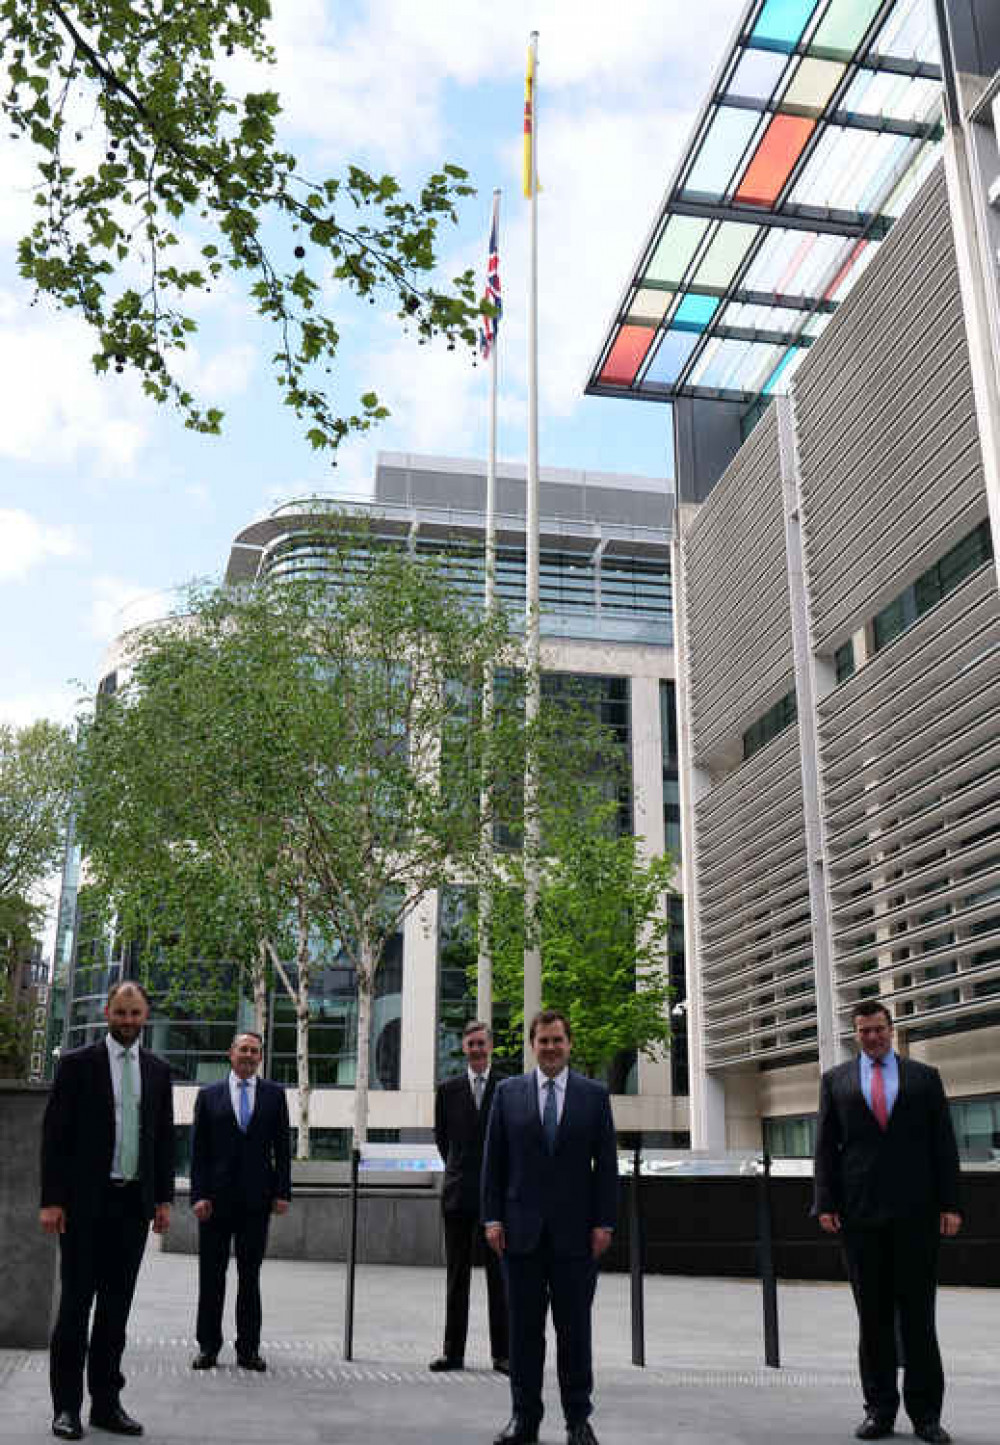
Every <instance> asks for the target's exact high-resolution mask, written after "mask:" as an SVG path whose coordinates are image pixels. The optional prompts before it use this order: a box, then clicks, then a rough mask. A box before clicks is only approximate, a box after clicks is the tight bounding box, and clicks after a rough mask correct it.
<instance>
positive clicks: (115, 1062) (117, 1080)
mask: <svg viewBox="0 0 1000 1445" xmlns="http://www.w3.org/2000/svg"><path fill="white" fill-rule="evenodd" d="M104 1042H105V1043H106V1044H107V1046H108V1059H109V1060H110V1062H111V1092H112V1093H113V1094H114V1097H115V1152H114V1154H112V1156H111V1178H112V1179H121V1177H122V1167H121V1161H122V1068H123V1066H124V1061H125V1059H126V1058H127V1059H128V1067H129V1068H130V1069H131V1070H132V1092H133V1094H134V1095H135V1103H136V1108H139V1107H140V1105H141V1104H142V1074H141V1072H140V1070H139V1042H138V1040H136V1042H135V1043H134V1044H133V1045H132V1047H131V1048H130V1049H126V1048H123V1047H122V1045H121V1044H120V1043H119V1042H118V1040H117V1039H113V1038H112V1037H111V1035H110V1034H108V1035H107V1036H106V1037H105V1040H104ZM140 1118H141V1115H140Z"/></svg>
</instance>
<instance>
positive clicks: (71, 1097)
mask: <svg viewBox="0 0 1000 1445" xmlns="http://www.w3.org/2000/svg"><path fill="white" fill-rule="evenodd" d="M104 1013H105V1017H106V1018H107V1021H108V1033H107V1036H106V1037H105V1038H104V1039H102V1040H101V1041H100V1043H97V1044H92V1045H90V1046H89V1047H87V1048H82V1049H74V1050H73V1051H72V1052H71V1053H68V1054H64V1055H63V1057H62V1058H61V1059H60V1061H59V1068H58V1070H57V1072H56V1077H55V1080H54V1082H53V1085H52V1093H51V1095H50V1096H49V1102H48V1107H47V1109H46V1111H45V1122H44V1125H43V1130H42V1200H41V1213H40V1222H41V1226H42V1228H43V1229H44V1230H45V1232H46V1233H47V1234H53V1235H57V1236H58V1238H59V1251H60V1283H61V1290H60V1298H59V1314H58V1318H57V1320H56V1327H55V1330H54V1332H53V1335H52V1343H51V1349H50V1370H49V1375H50V1383H51V1388H52V1408H53V1420H52V1433H53V1435H55V1436H56V1437H57V1438H58V1439H60V1440H79V1439H80V1438H81V1436H82V1435H83V1426H82V1424H81V1420H80V1410H81V1406H82V1404H83V1378H84V1366H85V1365H86V1374H87V1387H88V1390H89V1392H90V1398H91V1413H90V1423H91V1424H92V1425H94V1426H96V1427H97V1428H98V1429H101V1430H107V1431H110V1432H111V1433H112V1434H115V1435H141V1434H142V1426H141V1425H140V1424H139V1422H138V1420H134V1419H133V1418H132V1417H131V1415H128V1414H127V1413H126V1412H125V1410H124V1409H123V1408H122V1404H121V1390H122V1387H123V1386H124V1384H125V1379H124V1376H123V1375H122V1373H121V1359H122V1353H123V1351H124V1349H125V1331H126V1326H127V1324H128V1316H129V1310H130V1309H131V1306H132V1295H133V1293H134V1291H135V1282H136V1278H137V1276H138V1273H139V1265H140V1263H141V1261H142V1255H143V1251H144V1249H145V1247H146V1238H147V1236H148V1234H149V1223H150V1220H152V1221H153V1229H154V1232H155V1233H157V1234H162V1233H163V1232H164V1231H165V1230H166V1229H167V1228H168V1227H169V1224H170V1204H171V1201H172V1200H173V1195H174V1120H173V1104H172V1094H171V1084H170V1069H169V1067H168V1066H167V1064H166V1063H165V1062H164V1061H163V1059H160V1058H157V1056H156V1055H155V1054H151V1053H148V1052H147V1051H146V1050H145V1049H142V1048H140V1047H139V1036H140V1034H141V1032H142V1028H143V1025H144V1024H145V1023H146V1020H147V1019H148V1018H149V996H148V994H147V993H146V991H145V989H144V988H143V987H142V985H141V984H138V983H135V982H133V981H131V980H125V981H123V982H121V983H117V984H114V985H113V986H112V988H111V989H110V990H109V992H108V1002H107V1005H106V1007H105V1010H104ZM91 1309H93V1312H94V1314H93V1324H92V1325H91V1323H90V1314H91ZM88 1333H89V1338H88Z"/></svg>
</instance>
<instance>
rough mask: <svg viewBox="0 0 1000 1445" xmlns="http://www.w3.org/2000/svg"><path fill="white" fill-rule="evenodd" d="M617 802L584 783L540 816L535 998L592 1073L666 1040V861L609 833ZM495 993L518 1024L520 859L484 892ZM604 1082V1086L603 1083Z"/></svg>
mask: <svg viewBox="0 0 1000 1445" xmlns="http://www.w3.org/2000/svg"><path fill="white" fill-rule="evenodd" d="M617 812H618V804H617V802H615V801H609V800H607V799H606V798H605V797H603V796H602V790H601V789H600V788H599V787H598V786H597V785H596V784H595V783H594V782H593V781H591V782H589V783H587V782H585V783H584V784H583V786H582V787H581V788H580V789H579V791H577V792H576V793H575V794H574V795H573V797H572V798H571V799H568V800H567V803H566V805H563V806H558V807H556V808H553V807H552V806H551V803H550V804H549V806H547V807H545V808H544V810H543V824H542V829H543V840H544V842H543V846H544V851H545V857H544V860H543V864H542V874H541V887H540V890H539V904H538V915H537V919H536V921H535V925H534V926H535V928H536V929H537V931H538V936H539V938H540V940H541V954H542V997H543V1001H544V1004H545V1006H546V1007H547V1008H558V1009H561V1010H562V1011H563V1012H564V1013H565V1014H566V1015H567V1017H568V1018H569V1020H570V1023H571V1026H572V1029H573V1059H574V1062H575V1064H576V1065H577V1066H578V1067H579V1068H580V1069H582V1070H583V1072H585V1073H587V1074H590V1075H595V1074H599V1073H602V1072H604V1071H607V1070H608V1069H610V1068H612V1067H613V1066H614V1065H615V1064H616V1062H617V1061H619V1060H620V1058H621V1056H622V1055H623V1054H627V1053H631V1052H632V1051H635V1050H638V1051H639V1052H640V1053H644V1054H646V1055H648V1056H650V1057H653V1056H655V1054H656V1052H657V1051H658V1050H659V1049H662V1048H663V1047H665V1046H666V1045H668V1044H669V1042H670V1021H669V1007H668V1006H669V1002H670V996H671V992H670V987H669V973H668V969H667V967H666V964H665V957H664V955H665V950H666V942H667V935H668V919H667V913H666V908H665V895H666V893H667V892H668V891H669V889H670V886H671V877H672V873H673V864H672V862H671V860H670V858H669V857H668V856H659V857H655V856H654V857H644V856H643V855H642V852H641V844H640V840H639V839H638V838H636V837H634V836H633V835H632V834H631V833H621V832H619V831H618V828H617V826H616V825H617V817H616V815H617ZM492 916H493V957H494V993H495V996H496V998H497V1000H498V1001H501V1002H504V1003H506V1004H508V1005H509V1009H510V1014H509V1017H510V1022H511V1025H512V1026H513V1028H514V1030H515V1031H519V1029H520V1028H521V1027H522V1026H523V1019H522V1012H523V1010H522V999H523V953H524V934H525V921H524V905H523V861H522V859H521V858H520V857H517V856H515V857H513V858H511V859H509V860H508V861H507V865H506V867H505V868H504V869H503V871H502V872H501V873H499V874H498V876H497V878H496V880H495V882H494V887H493V899H492ZM612 1082H614V1081H612Z"/></svg>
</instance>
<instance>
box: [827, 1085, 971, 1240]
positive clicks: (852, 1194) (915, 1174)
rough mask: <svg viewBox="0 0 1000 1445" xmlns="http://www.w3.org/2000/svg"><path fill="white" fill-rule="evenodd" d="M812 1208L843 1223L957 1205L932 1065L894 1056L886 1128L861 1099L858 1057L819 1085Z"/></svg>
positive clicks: (945, 1117)
mask: <svg viewBox="0 0 1000 1445" xmlns="http://www.w3.org/2000/svg"><path fill="white" fill-rule="evenodd" d="M815 1178H816V1197H815V1206H814V1211H813V1212H814V1213H816V1214H839V1215H840V1216H841V1218H842V1220H843V1222H844V1224H845V1225H847V1226H848V1227H850V1226H851V1225H862V1226H863V1225H875V1224H882V1223H888V1221H890V1220H893V1219H912V1218H919V1217H921V1216H924V1217H931V1216H934V1215H937V1214H939V1213H941V1212H943V1211H955V1212H956V1213H957V1212H958V1210H959V1203H958V1200H959V1164H958V1148H957V1145H956V1143H955V1131H954V1129H953V1127H952V1122H951V1114H950V1112H949V1109H948V1101H947V1100H946V1098H945V1094H944V1088H943V1086H942V1084H941V1076H940V1074H939V1073H938V1071H937V1069H932V1068H931V1067H930V1065H928V1064H921V1063H918V1062H917V1061H916V1060H914V1059H900V1060H899V1094H898V1095H897V1097H896V1103H895V1105H894V1106H893V1110H892V1113H891V1114H890V1115H889V1126H888V1128H887V1129H886V1130H885V1131H884V1132H883V1130H881V1129H880V1128H879V1126H878V1123H877V1122H876V1119H875V1115H874V1114H873V1113H872V1111H871V1109H869V1107H868V1104H867V1103H866V1102H865V1096H864V1093H863V1091H862V1088H861V1068H860V1063H859V1061H858V1060H857V1059H852V1060H850V1062H848V1063H845V1064H838V1065H837V1066H836V1067H835V1068H832V1069H828V1070H827V1072H826V1073H825V1074H824V1075H823V1079H822V1083H821V1085H820V1101H819V1124H818V1129H817V1135H816V1175H815Z"/></svg>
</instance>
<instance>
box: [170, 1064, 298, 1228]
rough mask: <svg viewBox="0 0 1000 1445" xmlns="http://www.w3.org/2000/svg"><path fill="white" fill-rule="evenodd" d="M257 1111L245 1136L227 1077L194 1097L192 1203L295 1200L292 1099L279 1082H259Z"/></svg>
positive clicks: (261, 1205) (252, 1204)
mask: <svg viewBox="0 0 1000 1445" xmlns="http://www.w3.org/2000/svg"><path fill="white" fill-rule="evenodd" d="M255 1094H256V1098H255V1100H254V1110H253V1114H252V1115H251V1116H250V1124H249V1127H248V1128H247V1132H246V1133H245V1134H244V1133H243V1132H242V1130H241V1129H240V1127H239V1125H238V1124H237V1122H236V1115H235V1114H234V1113H233V1105H232V1099H231V1098H230V1094H229V1079H228V1077H227V1078H225V1079H223V1080H222V1082H221V1083H218V1084H207V1085H206V1086H205V1087H204V1088H203V1089H200V1090H199V1091H198V1097H197V1098H196V1099H195V1101H194V1128H193V1129H192V1131H191V1202H192V1204H196V1203H197V1202H198V1200H199V1199H210V1200H211V1201H212V1203H213V1204H214V1205H217V1206H220V1207H222V1208H225V1207H227V1206H229V1207H231V1206H232V1205H234V1204H242V1205H244V1206H245V1207H247V1208H249V1209H269V1208H270V1206H271V1203H272V1201H273V1200H275V1199H291V1197H292V1174H291V1143H290V1136H289V1126H288V1102H287V1100H286V1098H285V1091H284V1089H283V1088H282V1087H281V1085H280V1084H273V1083H272V1082H271V1081H270V1079H260V1078H258V1080H257V1086H256V1089H255Z"/></svg>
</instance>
